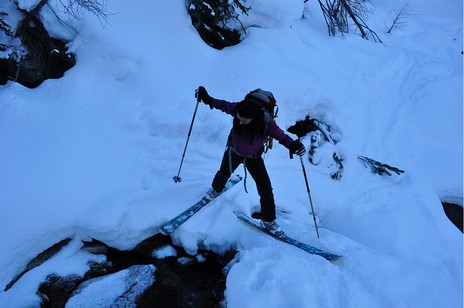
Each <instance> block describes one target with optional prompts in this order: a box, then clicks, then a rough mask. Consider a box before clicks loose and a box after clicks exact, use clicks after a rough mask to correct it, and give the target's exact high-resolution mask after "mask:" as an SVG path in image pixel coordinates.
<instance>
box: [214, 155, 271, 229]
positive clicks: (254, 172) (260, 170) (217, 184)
mask: <svg viewBox="0 0 464 308" xmlns="http://www.w3.org/2000/svg"><path fill="white" fill-rule="evenodd" d="M241 163H243V164H244V165H245V168H246V169H247V170H248V172H249V173H250V175H251V177H252V178H253V180H254V181H255V183H256V188H257V190H258V194H259V197H260V204H261V215H262V219H263V220H265V221H272V220H274V219H276V213H275V202H274V194H273V193H272V186H271V180H270V179H269V175H268V173H267V170H266V166H265V165H264V161H263V159H262V157H261V156H257V157H249V158H246V159H245V158H243V157H242V156H240V155H238V154H236V153H234V151H232V150H231V148H230V147H228V148H227V150H226V151H225V153H224V156H223V158H222V162H221V167H220V169H219V170H218V172H217V173H216V176H215V177H214V180H213V184H212V187H213V188H214V190H215V191H218V192H221V191H222V190H223V189H224V186H225V185H226V182H227V180H228V179H229V178H230V176H231V175H232V173H233V172H234V171H235V169H237V167H238V166H239V165H240V164H241ZM245 179H246V178H245Z"/></svg>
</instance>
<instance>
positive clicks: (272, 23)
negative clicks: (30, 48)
mask: <svg viewBox="0 0 464 308" xmlns="http://www.w3.org/2000/svg"><path fill="white" fill-rule="evenodd" d="M34 2H36V1H20V3H21V4H22V5H23V6H24V7H28V6H32V5H33V4H34ZM302 2H303V1H299V0H298V1H296V0H292V1H286V2H285V4H284V3H282V2H281V1H276V0H273V1H264V0H254V1H248V3H249V5H251V7H252V10H251V11H250V16H249V17H247V18H244V20H243V22H244V23H245V24H246V25H253V27H251V28H249V29H248V30H247V36H246V38H245V39H244V41H243V42H242V43H241V44H239V45H237V46H234V47H230V48H226V49H224V50H221V51H218V50H214V49H212V48H210V47H209V46H207V45H206V44H205V43H204V42H203V41H202V40H201V39H200V37H199V36H198V34H197V32H196V30H195V29H194V28H193V27H192V25H191V22H190V18H189V16H188V15H187V13H186V10H185V8H184V4H183V1H179V0H177V1H169V2H166V1H164V2H163V1H146V0H143V1H137V2H131V4H130V5H128V4H127V2H126V1H121V0H116V1H111V2H109V3H108V5H109V6H108V10H109V11H110V12H111V13H112V15H111V16H110V19H109V24H107V25H104V26H102V24H101V22H100V21H99V20H98V19H96V18H95V17H94V16H91V15H88V16H83V18H82V20H80V21H73V23H74V27H75V28H76V29H77V30H78V31H79V35H77V36H75V35H73V34H72V33H70V32H69V30H66V29H64V28H62V27H61V26H60V24H59V23H57V22H56V20H55V19H54V17H53V14H51V12H50V11H49V8H48V7H45V8H44V11H43V12H42V16H43V18H44V19H45V20H46V21H47V25H48V26H47V27H48V28H49V29H50V31H51V32H53V33H55V34H56V35H57V36H61V37H67V38H69V37H73V39H72V42H71V43H70V44H69V47H70V50H71V51H73V52H75V53H76V56H77V65H76V66H75V67H74V68H72V69H71V70H70V71H68V72H66V74H65V76H64V77H63V78H61V79H58V80H47V81H46V82H44V83H43V84H42V85H41V86H40V87H38V88H36V89H27V88H25V87H23V86H21V85H19V84H15V83H13V82H10V83H8V84H7V85H5V86H3V87H1V88H0V148H1V154H0V155H1V160H2V164H0V185H1V187H2V189H1V190H0V208H1V215H0V282H1V283H0V285H3V286H5V285H6V284H7V283H8V282H10V281H11V279H12V278H13V277H14V276H15V275H17V274H18V273H20V272H21V271H22V270H23V269H24V267H25V266H26V264H27V263H28V261H29V260H30V259H31V258H33V257H34V256H35V255H37V254H38V253H40V252H41V251H43V250H44V249H46V248H48V247H49V246H51V245H53V244H54V243H56V242H58V241H60V240H62V239H64V238H66V237H73V238H74V239H75V241H73V245H71V246H70V247H68V248H67V250H66V251H65V252H64V253H65V257H63V258H65V260H67V261H68V262H67V263H66V262H64V263H63V262H61V263H56V262H57V261H53V262H55V263H51V264H59V266H58V265H56V266H57V267H60V268H63V266H64V267H66V265H63V264H68V265H67V266H69V268H68V269H67V271H66V270H64V271H66V272H78V271H82V268H83V267H85V264H86V260H88V258H90V257H89V256H87V257H83V256H82V255H81V253H80V252H78V251H79V247H80V246H79V245H78V244H77V243H78V242H79V240H80V239H90V238H95V239H98V240H100V241H103V242H105V243H106V244H108V245H110V246H113V247H116V248H118V249H130V248H133V247H134V246H135V245H136V244H137V243H138V242H140V241H141V240H143V239H144V238H146V237H148V236H150V235H153V234H154V233H155V232H156V229H157V227H158V226H159V225H160V224H161V223H163V222H164V221H166V220H168V219H170V218H172V217H173V216H175V215H176V214H177V213H180V212H182V211H183V210H185V209H186V208H187V207H188V206H189V205H191V204H193V203H194V202H195V201H197V200H198V199H199V198H200V197H201V195H202V194H203V193H204V192H205V191H206V190H207V189H208V188H209V185H210V182H211V180H212V177H213V175H214V173H215V172H216V170H217V168H218V167H219V163H220V159H221V157H222V152H223V150H224V145H225V141H226V138H227V134H228V131H229V129H230V126H231V118H230V117H228V116H227V115H225V114H223V113H221V112H219V111H211V110H210V109H209V108H208V107H206V106H204V105H201V106H200V108H199V110H198V114H197V117H196V120H195V124H194V128H193V132H192V136H191V138H190V143H189V148H188V151H187V156H186V159H185V161H184V165H183V169H182V174H181V176H182V178H183V180H182V182H181V183H177V184H175V183H174V182H173V181H172V176H174V175H176V173H177V171H178V167H179V162H180V159H181V155H182V151H183V148H184V145H185V141H186V138H187V132H188V129H189V126H190V122H191V119H192V114H193V110H194V107H195V99H194V97H193V94H194V90H195V89H196V87H198V86H199V85H203V86H205V87H206V88H207V89H208V91H209V92H210V94H211V95H212V96H214V97H217V98H223V99H227V100H230V101H239V100H241V99H242V98H243V96H244V95H245V94H246V93H247V92H248V91H250V90H253V89H255V88H258V87H260V88H263V89H268V90H270V91H272V92H273V93H274V95H275V97H276V98H277V101H278V104H279V106H280V111H279V117H278V119H277V122H278V124H279V125H280V126H281V127H282V128H283V129H286V128H287V127H289V126H290V125H292V124H294V122H295V121H296V120H300V119H302V118H304V116H305V115H307V114H311V115H314V116H317V117H320V118H322V119H324V120H326V121H327V122H329V123H330V124H332V125H333V126H334V127H337V128H338V129H339V131H340V133H341V138H342V142H341V143H340V144H338V148H339V150H340V152H341V153H342V155H343V156H344V164H345V172H344V175H343V178H342V180H341V181H340V182H336V181H333V180H332V179H330V177H329V176H328V174H327V172H326V169H324V168H322V167H316V166H313V165H310V164H309V163H308V162H307V161H306V168H307V171H308V174H309V181H310V186H311V194H312V198H313V202H314V206H315V212H316V214H317V216H318V220H319V227H320V229H319V231H320V234H321V238H320V239H317V237H316V234H315V230H314V226H313V222H312V217H311V216H310V215H309V214H308V212H309V204H308V195H307V193H306V188H305V184H304V179H303V175H302V172H301V166H300V163H299V160H298V159H294V160H289V159H288V151H287V150H286V149H285V148H284V147H282V146H280V145H276V146H275V148H274V149H273V150H272V151H271V152H270V153H269V154H267V156H266V165H267V167H268V171H269V174H270V176H271V180H272V183H273V188H274V194H275V198H276V203H277V205H278V206H279V207H281V208H283V209H285V210H286V212H288V214H284V215H282V216H279V218H278V221H279V223H280V224H281V225H282V226H283V227H284V230H285V231H286V232H287V233H288V234H289V235H291V236H293V237H295V238H296V239H299V240H301V241H305V242H307V243H309V244H311V245H314V246H316V247H319V248H322V249H327V250H329V251H331V252H334V253H337V254H341V255H343V256H344V258H343V261H342V262H340V263H339V264H337V265H334V264H332V263H329V262H327V261H326V260H324V259H323V258H320V257H317V256H312V255H308V254H306V253H304V252H302V251H299V250H297V249H295V248H293V247H290V246H288V245H285V244H281V243H277V242H276V241H274V240H272V239H270V238H269V237H266V236H265V235H262V234H258V233H256V232H253V231H251V230H250V229H248V228H246V227H244V226H243V224H241V223H240V222H239V221H238V220H237V219H236V218H235V216H234V214H233V210H237V209H241V210H243V211H245V212H249V211H250V208H252V207H255V206H256V205H257V204H259V197H258V195H257V193H256V189H255V187H254V184H253V181H252V179H251V178H249V180H248V181H247V185H248V186H247V187H248V191H249V193H248V194H246V193H245V191H244V189H243V187H242V186H240V185H237V187H234V188H233V189H232V190H231V191H230V192H228V193H226V194H224V195H223V196H222V197H221V199H220V200H217V202H216V203H215V204H214V205H211V206H209V207H207V208H205V209H203V210H202V211H201V212H200V213H198V214H197V215H196V216H195V217H194V218H192V219H191V220H190V221H189V222H188V223H186V224H185V225H184V226H182V227H181V228H180V229H179V230H178V231H176V232H175V233H174V234H173V239H174V240H175V242H176V243H178V244H181V245H183V246H184V247H185V248H186V250H187V251H189V252H190V253H192V254H195V252H196V250H197V249H198V247H199V246H206V247H208V248H209V249H212V250H214V251H216V252H219V253H220V252H223V251H226V250H227V249H229V248H231V247H236V248H237V249H238V250H239V251H240V254H241V260H240V262H239V263H237V264H236V265H235V266H234V267H233V268H232V269H231V271H230V273H229V276H228V277H227V290H226V299H227V303H228V306H230V307H257V306H262V305H264V304H266V306H268V307H269V306H270V307H461V306H462V289H463V282H462V278H463V276H462V275H463V274H462V254H463V252H462V233H460V232H459V230H457V229H456V228H455V227H454V226H453V225H452V223H451V222H450V221H449V220H448V219H447V218H446V216H445V215H444V212H443V209H442V207H441V203H440V199H441V200H447V201H453V202H456V203H459V204H461V205H462V191H463V189H462V186H463V185H462V184H463V183H462V168H463V161H462V149H463V143H462V140H463V139H462V84H463V83H462V81H463V80H462V54H461V52H462V2H461V1H457V0H447V1H445V2H443V1H437V0H428V1H426V2H424V1H416V0H414V1H409V6H408V7H409V13H408V15H407V24H406V25H405V26H404V27H403V28H401V29H397V30H396V31H394V32H393V33H392V34H386V33H385V32H386V30H385V24H388V23H389V21H390V20H391V18H392V16H393V11H394V10H395V9H399V8H400V7H401V6H402V5H403V2H402V1H390V2H389V3H388V4H385V3H384V2H383V1H372V3H373V6H372V7H371V8H370V9H371V11H372V15H371V19H370V20H369V21H368V23H369V24H370V25H371V26H372V27H373V29H374V30H375V31H377V33H378V34H379V35H380V36H381V39H382V40H383V42H384V44H379V43H374V42H372V41H366V40H363V39H361V38H360V37H359V36H357V35H355V34H353V35H344V36H337V37H328V36H327V33H326V28H325V23H324V21H323V18H322V16H321V13H320V9H319V8H318V7H317V4H314V3H307V4H305V5H303V4H302ZM47 10H48V11H47ZM303 11H304V12H305V18H304V19H301V18H300V17H301V16H302V14H303ZM357 154H361V155H366V156H369V157H372V158H374V159H377V160H380V161H382V162H386V163H389V164H391V165H393V166H397V167H399V168H401V169H403V170H406V173H405V174H403V175H401V176H393V177H387V178H385V177H379V176H377V175H374V174H371V173H370V170H368V169H365V168H364V167H363V166H362V165H361V164H360V163H359V162H358V161H357V159H356V155H357ZM237 172H238V173H241V174H242V175H243V168H242V167H239V169H237ZM66 252H67V254H66ZM77 256H79V257H77ZM51 261H52V260H51ZM52 271H54V266H52V265H49V266H48V267H39V268H37V269H35V270H33V271H31V272H30V273H29V274H27V275H25V276H24V277H23V278H22V279H21V280H20V283H18V284H17V285H15V286H14V287H13V288H12V289H10V290H9V291H7V292H3V291H2V292H0V307H26V306H28V307H29V306H35V305H37V303H38V300H39V299H38V297H37V296H36V295H35V289H36V288H37V286H38V283H39V282H40V278H44V277H45V276H46V274H47V273H50V272H52ZM155 276H156V273H155ZM2 289H3V288H2ZM116 293H117V291H115V294H116Z"/></svg>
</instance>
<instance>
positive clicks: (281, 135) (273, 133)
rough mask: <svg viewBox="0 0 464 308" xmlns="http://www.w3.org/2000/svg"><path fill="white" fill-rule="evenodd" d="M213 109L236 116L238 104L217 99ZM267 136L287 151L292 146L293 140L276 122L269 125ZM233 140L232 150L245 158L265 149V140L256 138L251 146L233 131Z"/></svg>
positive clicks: (214, 100)
mask: <svg viewBox="0 0 464 308" xmlns="http://www.w3.org/2000/svg"><path fill="white" fill-rule="evenodd" d="M210 105H211V107H213V108H216V109H219V110H221V111H223V112H225V113H227V114H230V115H232V116H234V114H235V108H237V105H238V102H237V103H231V102H228V101H225V100H220V99H215V98H213V101H212V103H211V104H210ZM266 135H267V136H270V137H272V138H274V139H276V140H277V141H279V143H280V144H282V145H283V146H285V147H286V148H287V149H288V148H289V147H290V144H291V143H292V142H293V139H292V138H291V137H290V136H289V135H287V134H286V133H285V132H284V131H283V130H282V129H281V128H280V127H279V126H277V123H276V122H275V121H274V120H270V121H269V123H268V127H267V131H266ZM231 138H232V149H233V150H234V151H235V152H236V153H237V154H239V155H241V156H243V157H250V156H253V155H256V154H258V153H259V152H260V151H261V150H262V147H263V143H264V139H260V138H256V139H255V140H253V142H252V143H251V144H250V143H249V142H248V140H247V139H246V138H245V137H240V136H238V135H237V134H235V133H234V132H233V131H232V133H231Z"/></svg>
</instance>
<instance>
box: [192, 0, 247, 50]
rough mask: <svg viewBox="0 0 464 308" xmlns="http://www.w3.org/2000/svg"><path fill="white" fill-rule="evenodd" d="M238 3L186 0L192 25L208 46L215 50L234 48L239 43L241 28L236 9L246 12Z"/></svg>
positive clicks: (242, 30) (213, 0)
mask: <svg viewBox="0 0 464 308" xmlns="http://www.w3.org/2000/svg"><path fill="white" fill-rule="evenodd" d="M238 3H239V1H234V3H233V4H230V1H217V0H201V1H199V0H188V1H186V4H187V11H188V13H189V15H190V17H191V19H192V25H193V26H194V27H195V29H197V31H198V34H199V35H200V37H201V38H202V39H203V41H204V42H205V43H206V44H208V45H209V46H211V47H213V48H216V49H223V48H225V47H229V46H234V45H237V44H238V43H240V42H241V36H242V32H244V29H243V27H241V26H240V23H239V21H238V14H237V13H236V9H235V8H236V7H237V9H239V10H242V12H245V13H246V11H247V9H246V8H245V7H243V6H242V5H238Z"/></svg>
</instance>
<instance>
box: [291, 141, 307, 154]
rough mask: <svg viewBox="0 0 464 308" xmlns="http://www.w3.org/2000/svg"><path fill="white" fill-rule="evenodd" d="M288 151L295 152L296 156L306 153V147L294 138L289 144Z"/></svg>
mask: <svg viewBox="0 0 464 308" xmlns="http://www.w3.org/2000/svg"><path fill="white" fill-rule="evenodd" d="M289 149H290V153H291V154H296V155H298V156H303V155H305V153H306V149H305V147H304V145H303V143H301V142H300V141H299V140H295V141H293V142H292V143H291V144H290V148H289Z"/></svg>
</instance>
